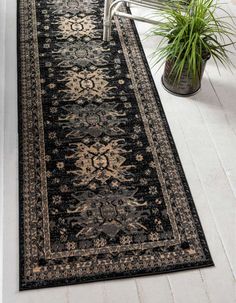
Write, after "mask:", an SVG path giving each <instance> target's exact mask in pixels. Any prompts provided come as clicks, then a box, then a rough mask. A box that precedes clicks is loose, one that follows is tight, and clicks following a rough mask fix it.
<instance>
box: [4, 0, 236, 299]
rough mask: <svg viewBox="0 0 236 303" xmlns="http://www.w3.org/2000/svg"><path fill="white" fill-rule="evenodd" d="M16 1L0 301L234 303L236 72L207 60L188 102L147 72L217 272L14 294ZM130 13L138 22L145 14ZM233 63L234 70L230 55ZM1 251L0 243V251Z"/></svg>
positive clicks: (149, 43) (7, 74)
mask: <svg viewBox="0 0 236 303" xmlns="http://www.w3.org/2000/svg"><path fill="white" fill-rule="evenodd" d="M15 2H16V1H15V0H7V1H6V0H1V1H0V66H1V68H0V161H1V165H0V169H1V173H0V189H1V193H2V194H1V196H0V198H3V190H2V186H3V183H4V200H3V202H4V203H3V204H2V203H1V204H0V211H1V217H0V219H2V217H3V216H4V220H1V224H3V225H4V229H3V231H4V237H3V244H4V250H3V253H4V254H3V257H4V258H3V300H2V302H3V303H39V302H43V303H77V302H81V303H108V302H109V303H154V302H155V303H210V302H211V303H233V302H236V282H235V277H236V71H234V73H231V72H229V71H226V70H224V69H222V70H221V76H219V74H218V72H217V69H216V67H215V66H214V65H213V62H212V61H210V62H208V64H207V70H206V73H205V76H204V80H203V83H202V89H201V91H200V93H199V94H197V95H196V96H194V97H191V98H188V99H183V98H177V97H173V96H171V95H169V94H168V93H166V92H165V91H164V90H163V88H162V86H161V85H160V77H161V74H162V71H161V70H160V71H159V72H157V73H154V71H153V77H154V79H155V82H156V85H157V88H158V91H159V94H160V97H161V100H162V103H163V106H164V109H165V112H166V116H167V118H168V121H169V124H170V127H171V130H172V134H173V137H174V139H175V142H176V145H177V148H178V151H179V154H180V158H181V160H182V164H183V167H184V170H185V173H186V176H187V179H188V182H189V185H190V187H191V190H192V194H193V197H194V200H195V204H196V206H197V209H198V212H199V215H200V218H201V222H202V225H203V228H204V231H205V234H206V237H207V240H208V243H209V246H210V249H211V252H212V256H213V259H214V262H215V265H216V266H215V267H214V268H213V267H211V268H206V269H201V270H194V271H186V272H181V273H174V274H169V275H160V276H151V277H145V278H135V279H128V280H119V281H109V282H99V283H93V284H84V285H75V286H68V287H59V288H51V289H44V290H36V291H35V290H34V291H26V292H21V293H19V292H18V226H17V224H18V223H17V222H18V198H17V183H18V181H17V170H18V169H17V104H16V100H17V93H16V41H15V39H16V19H15V12H16V3H15ZM224 2H225V1H224ZM5 5H6V7H5ZM227 9H229V10H230V11H231V13H232V14H234V15H235V16H236V0H232V1H231V2H229V0H227ZM134 11H135V13H139V14H142V15H146V14H147V13H148V11H143V10H139V11H137V9H136V10H135V9H134ZM5 20H6V23H5ZM5 26H6V27H5ZM137 26H138V30H139V33H140V35H141V37H144V33H145V32H146V30H147V29H148V27H149V26H148V25H147V24H141V23H139V24H137ZM5 29H6V32H5ZM4 33H6V35H5V39H4ZM4 41H5V44H4ZM156 42H157V39H156V38H152V39H146V40H144V41H143V45H144V49H145V52H146V54H147V56H149V55H150V53H152V52H153V50H154V48H155V45H156ZM4 45H5V47H6V48H5V50H6V52H5V60H4V56H3V55H4ZM232 60H233V61H234V63H235V65H236V57H235V56H233V57H232ZM4 65H5V70H4ZM4 83H5V85H4ZM3 86H4V87H5V90H4V91H3ZM3 94H5V96H4V95H3ZM4 100H5V103H4ZM3 117H4V119H3ZM3 126H4V127H3ZM3 133H4V153H3ZM3 161H4V163H3ZM3 164H4V167H3ZM3 168H4V178H3ZM3 208H4V212H3ZM0 227H1V226H0ZM1 235H2V234H1ZM1 239H2V237H1ZM1 244H2V241H1V242H0V249H2V246H1ZM1 261H2V259H1ZM1 265H2V262H0V266H1ZM0 291H1V289H0Z"/></svg>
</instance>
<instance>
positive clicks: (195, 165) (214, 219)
mask: <svg viewBox="0 0 236 303" xmlns="http://www.w3.org/2000/svg"><path fill="white" fill-rule="evenodd" d="M179 125H180V129H181V131H182V133H183V136H184V138H185V142H186V146H187V148H188V151H189V153H190V156H191V159H192V162H193V165H194V167H195V169H196V172H197V175H198V179H199V182H200V184H201V188H202V190H203V192H204V196H205V198H206V200H207V205H208V208H209V211H210V214H211V216H212V218H213V221H214V225H215V228H216V232H217V234H218V237H219V240H220V242H221V246H222V248H223V251H224V253H225V257H226V259H227V262H228V265H229V268H230V271H231V273H232V275H233V279H235V276H234V272H233V269H232V267H231V263H230V260H229V258H228V254H227V253H226V250H225V246H224V243H223V240H222V237H221V233H220V232H219V229H218V225H217V221H216V218H215V215H214V213H213V211H212V207H211V205H210V203H209V198H208V195H207V193H206V189H205V186H204V184H203V182H202V180H201V178H200V175H201V174H200V171H199V169H198V166H197V164H196V163H195V161H194V158H193V156H192V153H191V150H190V148H189V144H188V142H187V139H186V137H185V133H184V130H183V127H182V125H181V123H180V122H179Z"/></svg>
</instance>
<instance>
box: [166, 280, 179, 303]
mask: <svg viewBox="0 0 236 303" xmlns="http://www.w3.org/2000/svg"><path fill="white" fill-rule="evenodd" d="M167 281H168V284H169V287H170V293H171V298H172V302H173V303H177V302H176V300H175V296H174V291H173V287H172V285H171V282H170V278H169V276H168V275H167Z"/></svg>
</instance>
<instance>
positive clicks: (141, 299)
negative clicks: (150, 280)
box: [134, 278, 144, 303]
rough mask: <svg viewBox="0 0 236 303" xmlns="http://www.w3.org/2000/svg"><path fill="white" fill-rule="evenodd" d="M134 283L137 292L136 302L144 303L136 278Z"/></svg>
mask: <svg viewBox="0 0 236 303" xmlns="http://www.w3.org/2000/svg"><path fill="white" fill-rule="evenodd" d="M134 282H135V286H136V290H137V295H138V300H139V302H140V303H144V300H143V296H142V293H141V292H140V287H139V285H138V281H137V279H136V278H134Z"/></svg>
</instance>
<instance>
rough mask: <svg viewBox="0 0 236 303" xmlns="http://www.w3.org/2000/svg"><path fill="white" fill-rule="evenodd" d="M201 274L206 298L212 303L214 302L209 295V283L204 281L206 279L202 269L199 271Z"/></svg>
mask: <svg viewBox="0 0 236 303" xmlns="http://www.w3.org/2000/svg"><path fill="white" fill-rule="evenodd" d="M199 273H200V277H201V280H202V284H203V288H204V292H205V294H206V297H207V301H208V302H209V303H211V302H212V301H211V298H210V295H209V293H208V290H207V283H206V282H205V280H204V277H203V274H202V271H201V269H199Z"/></svg>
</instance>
